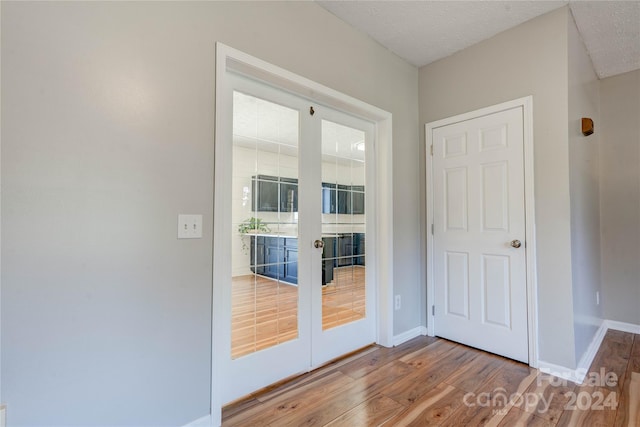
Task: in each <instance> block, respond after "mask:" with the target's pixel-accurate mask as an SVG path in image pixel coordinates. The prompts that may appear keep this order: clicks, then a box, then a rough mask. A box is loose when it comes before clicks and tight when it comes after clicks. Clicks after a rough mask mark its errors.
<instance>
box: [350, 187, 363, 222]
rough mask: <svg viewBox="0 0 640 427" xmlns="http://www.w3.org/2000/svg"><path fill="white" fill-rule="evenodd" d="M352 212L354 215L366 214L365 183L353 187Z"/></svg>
mask: <svg viewBox="0 0 640 427" xmlns="http://www.w3.org/2000/svg"><path fill="white" fill-rule="evenodd" d="M351 212H352V213H353V214H354V215H363V214H364V185H354V186H352V187H351Z"/></svg>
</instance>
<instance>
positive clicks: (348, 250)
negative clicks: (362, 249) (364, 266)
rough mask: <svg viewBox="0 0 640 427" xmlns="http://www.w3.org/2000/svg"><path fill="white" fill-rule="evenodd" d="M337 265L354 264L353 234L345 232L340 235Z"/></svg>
mask: <svg viewBox="0 0 640 427" xmlns="http://www.w3.org/2000/svg"><path fill="white" fill-rule="evenodd" d="M337 252H338V253H337V257H338V259H337V260H336V264H337V265H336V266H337V267H343V266H345V265H353V235H351V234H343V235H341V236H339V237H338V242H337Z"/></svg>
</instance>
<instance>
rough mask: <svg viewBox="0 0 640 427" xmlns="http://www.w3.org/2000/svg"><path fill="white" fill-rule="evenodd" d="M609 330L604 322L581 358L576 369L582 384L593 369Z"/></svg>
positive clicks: (604, 321)
mask: <svg viewBox="0 0 640 427" xmlns="http://www.w3.org/2000/svg"><path fill="white" fill-rule="evenodd" d="M607 329H609V328H608V325H607V321H606V320H603V321H602V323H601V324H600V327H599V328H598V330H597V331H596V334H595V335H594V336H593V339H592V340H591V343H590V344H589V347H587V351H585V353H584V354H583V355H582V357H581V358H580V361H579V362H578V367H577V368H576V373H577V377H578V378H580V382H582V381H583V380H584V377H585V375H586V374H587V372H588V371H589V368H590V367H591V364H592V363H593V359H594V358H595V357H596V354H597V353H598V350H600V345H601V344H602V340H603V339H604V336H605V334H606V333H607Z"/></svg>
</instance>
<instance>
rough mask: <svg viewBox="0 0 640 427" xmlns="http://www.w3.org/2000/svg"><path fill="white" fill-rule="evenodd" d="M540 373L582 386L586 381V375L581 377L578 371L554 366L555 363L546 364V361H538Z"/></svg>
mask: <svg viewBox="0 0 640 427" xmlns="http://www.w3.org/2000/svg"><path fill="white" fill-rule="evenodd" d="M538 371H540V372H541V373H543V374H546V375H550V376H554V377H557V378H562V379H563V380H567V381H571V382H574V383H576V384H580V383H582V380H584V374H583V375H582V376H580V375H579V372H578V371H577V370H576V369H570V368H567V367H564V366H560V365H554V364H553V363H549V362H545V361H544V360H538Z"/></svg>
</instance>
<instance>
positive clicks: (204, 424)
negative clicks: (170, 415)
mask: <svg viewBox="0 0 640 427" xmlns="http://www.w3.org/2000/svg"><path fill="white" fill-rule="evenodd" d="M211 426H213V423H212V422H211V414H209V415H205V416H204V417H202V418H198V419H197V420H194V421H191V422H190V423H189V424H185V425H184V426H182V427H211Z"/></svg>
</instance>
